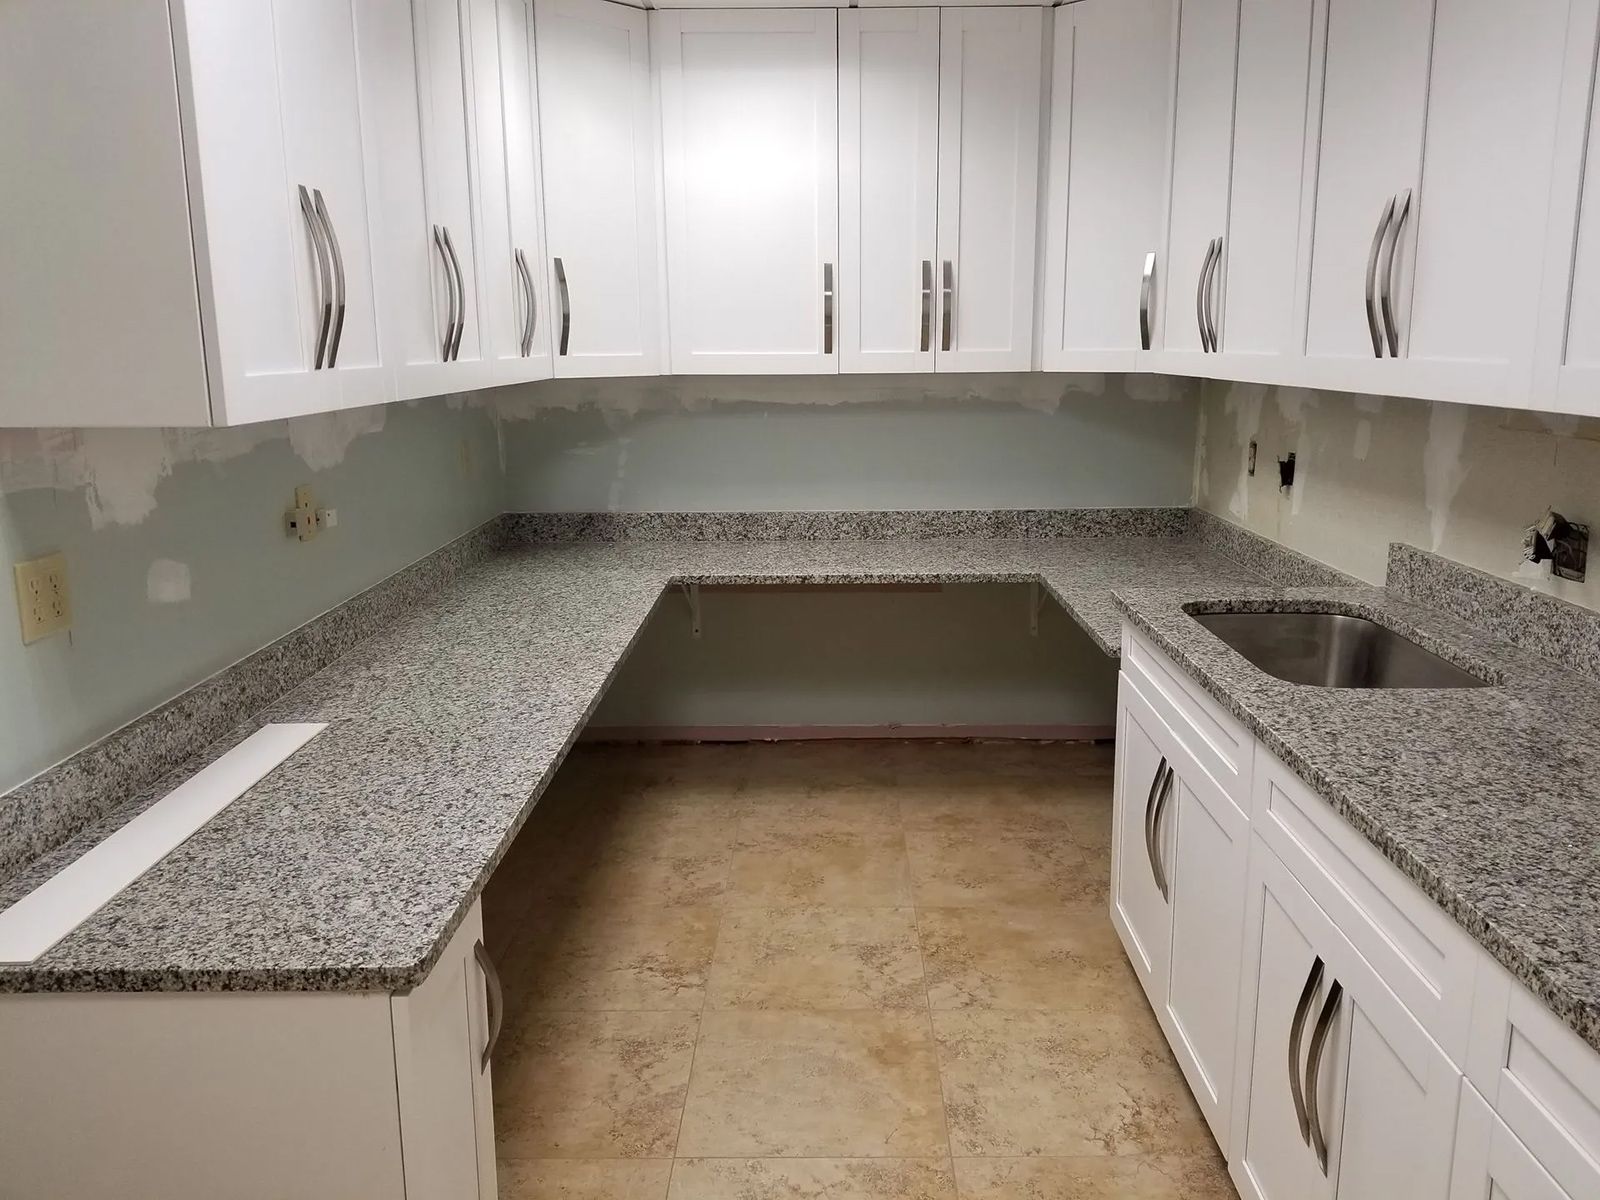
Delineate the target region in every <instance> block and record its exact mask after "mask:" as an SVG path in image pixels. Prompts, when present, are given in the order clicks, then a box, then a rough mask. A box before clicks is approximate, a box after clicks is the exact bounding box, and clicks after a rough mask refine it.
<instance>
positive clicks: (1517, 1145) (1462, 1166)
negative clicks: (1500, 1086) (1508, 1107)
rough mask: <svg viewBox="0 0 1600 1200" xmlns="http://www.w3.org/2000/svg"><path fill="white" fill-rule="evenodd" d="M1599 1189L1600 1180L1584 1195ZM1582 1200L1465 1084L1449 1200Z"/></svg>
mask: <svg viewBox="0 0 1600 1200" xmlns="http://www.w3.org/2000/svg"><path fill="white" fill-rule="evenodd" d="M1595 1187H1600V1180H1591V1181H1590V1183H1589V1188H1590V1190H1588V1191H1585V1192H1583V1193H1582V1195H1585V1196H1589V1195H1593V1194H1594V1193H1593V1189H1594V1188H1595ZM1577 1194H1578V1193H1574V1192H1570V1191H1568V1190H1567V1189H1566V1188H1563V1187H1562V1186H1561V1185H1560V1184H1559V1183H1557V1182H1556V1181H1555V1180H1554V1179H1553V1178H1551V1176H1550V1172H1548V1171H1546V1170H1545V1169H1544V1167H1543V1166H1542V1165H1540V1163H1539V1160H1538V1159H1536V1158H1535V1157H1534V1156H1533V1153H1532V1152H1531V1151H1530V1150H1529V1149H1528V1148H1527V1147H1526V1146H1525V1145H1523V1144H1522V1142H1521V1141H1519V1140H1518V1139H1517V1135H1516V1134H1514V1133H1512V1132H1511V1130H1510V1129H1509V1128H1508V1127H1507V1126H1506V1123H1505V1122H1504V1121H1502V1120H1501V1119H1500V1118H1499V1117H1498V1116H1496V1115H1495V1113H1494V1110H1493V1109H1491V1108H1490V1107H1489V1104H1488V1102H1487V1101H1486V1100H1484V1098H1483V1097H1482V1096H1480V1095H1479V1094H1478V1091H1477V1089H1476V1088H1474V1087H1473V1086H1472V1084H1470V1083H1468V1082H1466V1081H1463V1082H1462V1084H1461V1110H1460V1116H1459V1118H1458V1119H1457V1122H1456V1151H1455V1161H1454V1163H1453V1165H1452V1166H1451V1170H1450V1200H1483V1197H1485V1196H1488V1197H1491V1198H1492V1200H1572V1198H1573V1197H1574V1196H1575V1195H1577Z"/></svg>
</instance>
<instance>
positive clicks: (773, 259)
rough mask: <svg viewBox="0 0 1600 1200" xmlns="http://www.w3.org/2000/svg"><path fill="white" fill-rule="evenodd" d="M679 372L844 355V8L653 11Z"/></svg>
mask: <svg viewBox="0 0 1600 1200" xmlns="http://www.w3.org/2000/svg"><path fill="white" fill-rule="evenodd" d="M650 23H651V29H652V45H653V56H654V61H655V67H656V70H657V72H658V77H659V83H660V88H659V91H660V98H661V129H662V152H663V160H664V178H665V182H666V195H665V211H666V229H667V285H668V295H669V305H668V311H669V314H670V322H669V324H670V328H671V363H672V370H673V372H674V373H675V374H680V375H692V374H727V373H748V372H757V373H769V374H796V373H798V374H820V373H827V372H832V371H836V370H837V369H838V367H837V363H838V355H837V353H836V349H837V347H836V345H835V342H836V333H837V304H836V301H837V299H838V297H837V278H836V268H837V266H838V261H839V252H838V251H839V191H838V161H839V153H838V120H837V107H838V72H837V67H836V62H837V58H836V53H837V26H836V14H835V13H834V12H832V11H831V10H815V9H806V10H781V11H749V12H734V11H728V10H706V11H674V12H658V13H652V14H651V15H650Z"/></svg>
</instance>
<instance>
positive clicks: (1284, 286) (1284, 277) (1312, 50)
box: [1221, 0, 1327, 373]
mask: <svg viewBox="0 0 1600 1200" xmlns="http://www.w3.org/2000/svg"><path fill="white" fill-rule="evenodd" d="M1326 20H1327V6H1326V3H1325V0H1242V3H1241V4H1240V9H1239V61H1238V69H1237V72H1236V74H1237V84H1236V98H1235V104H1234V127H1233V178H1232V181H1231V184H1230V188H1229V197H1228V233H1227V239H1228V240H1227V247H1226V255H1225V259H1224V266H1225V267H1226V282H1227V288H1226V290H1225V292H1224V293H1223V296H1222V306H1221V307H1222V312H1223V316H1224V324H1225V326H1226V328H1227V331H1228V336H1227V344H1226V353H1227V354H1228V355H1229V356H1230V358H1229V362H1228V370H1230V371H1233V372H1236V373H1239V372H1241V368H1242V372H1243V373H1248V372H1249V371H1250V370H1251V368H1250V367H1248V366H1243V365H1242V364H1241V362H1240V357H1239V356H1242V355H1248V356H1252V357H1254V358H1258V359H1262V360H1265V361H1264V362H1263V364H1262V365H1263V366H1264V367H1265V368H1268V369H1270V368H1271V367H1272V366H1273V365H1274V364H1276V363H1278V362H1282V361H1283V360H1285V359H1292V358H1297V357H1299V355H1300V353H1301V351H1302V350H1303V348H1304V336H1305V335H1304V331H1305V319H1306V315H1305V310H1306V305H1305V296H1306V291H1305V285H1304V282H1303V281H1304V279H1305V277H1306V272H1307V270H1308V269H1309V264H1310V253H1311V238H1310V234H1311V218H1312V213H1313V207H1312V206H1313V204H1314V203H1315V189H1314V180H1315V178H1316V144H1317V142H1316V118H1317V114H1318V112H1320V110H1321V97H1320V93H1321V78H1322V67H1321V62H1320V57H1319V51H1320V50H1321V48H1322V44H1323V36H1324V34H1325V32H1326Z"/></svg>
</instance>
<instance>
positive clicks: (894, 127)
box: [837, 8, 939, 371]
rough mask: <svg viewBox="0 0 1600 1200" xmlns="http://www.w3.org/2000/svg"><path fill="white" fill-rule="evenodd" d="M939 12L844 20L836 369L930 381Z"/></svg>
mask: <svg viewBox="0 0 1600 1200" xmlns="http://www.w3.org/2000/svg"><path fill="white" fill-rule="evenodd" d="M938 163H939V10H938V9H936V8H884V9H869V10H862V9H856V8H852V9H845V10H842V11H841V12H840V13H839V295H838V310H837V320H838V322H839V369H840V370H841V371H931V370H932V369H933V345H934V324H935V322H934V314H935V289H936V288H937V286H938V284H937V279H936V274H935V271H936V266H935V264H936V260H937V258H938V240H937V239H938V232H937V226H936V224H935V219H936V212H937V199H938V185H939V174H938V170H939V168H938Z"/></svg>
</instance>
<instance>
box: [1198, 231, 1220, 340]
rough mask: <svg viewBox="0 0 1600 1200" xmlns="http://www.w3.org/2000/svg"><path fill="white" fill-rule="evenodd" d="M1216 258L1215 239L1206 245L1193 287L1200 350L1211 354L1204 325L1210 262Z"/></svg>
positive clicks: (1209, 337) (1206, 329) (1208, 337)
mask: <svg viewBox="0 0 1600 1200" xmlns="http://www.w3.org/2000/svg"><path fill="white" fill-rule="evenodd" d="M1216 256H1217V239H1216V238H1212V239H1211V240H1210V241H1209V242H1207V243H1206V256H1205V258H1204V260H1202V261H1201V263H1200V278H1199V280H1198V281H1197V282H1196V283H1195V285H1194V319H1195V324H1197V325H1198V326H1199V327H1200V350H1201V352H1202V353H1204V354H1209V353H1211V334H1210V332H1209V330H1208V327H1207V323H1206V289H1207V287H1208V285H1209V284H1210V282H1211V262H1212V260H1213V259H1214V258H1216Z"/></svg>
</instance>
